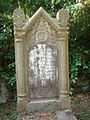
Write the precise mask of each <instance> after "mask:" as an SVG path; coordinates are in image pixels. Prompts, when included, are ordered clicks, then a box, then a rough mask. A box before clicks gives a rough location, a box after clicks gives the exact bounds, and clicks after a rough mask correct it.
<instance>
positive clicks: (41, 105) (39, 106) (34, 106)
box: [27, 99, 61, 111]
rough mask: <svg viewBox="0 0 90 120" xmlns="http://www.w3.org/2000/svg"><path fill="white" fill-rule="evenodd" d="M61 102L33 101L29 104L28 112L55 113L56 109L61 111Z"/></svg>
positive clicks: (50, 100)
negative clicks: (45, 111)
mask: <svg viewBox="0 0 90 120" xmlns="http://www.w3.org/2000/svg"><path fill="white" fill-rule="evenodd" d="M60 104H61V101H60V100H59V99H45V100H44V99H42V100H40V99H39V100H32V101H30V102H28V104H27V110H28V111H34V110H38V111H44V110H47V111H53V110H55V109H58V110H61V106H60Z"/></svg>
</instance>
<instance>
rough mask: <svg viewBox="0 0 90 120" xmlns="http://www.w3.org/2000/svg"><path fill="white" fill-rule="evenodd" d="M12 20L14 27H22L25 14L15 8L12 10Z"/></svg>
mask: <svg viewBox="0 0 90 120" xmlns="http://www.w3.org/2000/svg"><path fill="white" fill-rule="evenodd" d="M13 21H14V24H15V26H16V27H18V28H19V27H22V26H23V25H24V23H25V15H24V12H23V10H22V9H15V10H14V12H13Z"/></svg>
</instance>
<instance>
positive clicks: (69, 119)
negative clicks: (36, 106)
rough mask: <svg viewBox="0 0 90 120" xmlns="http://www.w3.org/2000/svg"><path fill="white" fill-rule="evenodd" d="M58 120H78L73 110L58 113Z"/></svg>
mask: <svg viewBox="0 0 90 120" xmlns="http://www.w3.org/2000/svg"><path fill="white" fill-rule="evenodd" d="M57 120H77V119H76V118H75V116H74V115H73V113H72V112H71V110H63V111H58V112H57Z"/></svg>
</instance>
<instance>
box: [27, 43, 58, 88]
mask: <svg viewBox="0 0 90 120" xmlns="http://www.w3.org/2000/svg"><path fill="white" fill-rule="evenodd" d="M32 48H33V49H32V50H30V51H29V73H30V75H29V81H30V83H31V84H34V85H35V87H37V86H38V83H39V85H40V84H41V85H40V86H46V85H47V83H48V82H50V83H51V84H52V83H55V81H56V80H57V66H56V57H57V50H56V49H55V47H53V46H47V45H46V44H38V45H36V46H34V47H32Z"/></svg>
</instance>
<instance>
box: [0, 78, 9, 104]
mask: <svg viewBox="0 0 90 120" xmlns="http://www.w3.org/2000/svg"><path fill="white" fill-rule="evenodd" d="M7 99H8V91H7V88H6V85H5V83H4V82H3V81H2V80H1V81H0V104H1V103H6V101H7Z"/></svg>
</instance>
